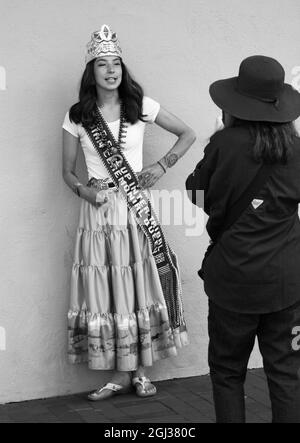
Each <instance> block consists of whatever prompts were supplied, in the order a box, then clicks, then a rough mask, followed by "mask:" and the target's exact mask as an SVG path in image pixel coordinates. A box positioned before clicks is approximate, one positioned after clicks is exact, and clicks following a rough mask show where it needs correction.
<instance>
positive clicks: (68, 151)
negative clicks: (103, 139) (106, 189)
mask: <svg viewBox="0 0 300 443" xmlns="http://www.w3.org/2000/svg"><path fill="white" fill-rule="evenodd" d="M78 148H79V143H78V138H76V137H74V135H72V134H70V133H69V132H68V131H66V130H65V129H63V162H62V163H63V167H62V175H63V179H64V181H65V183H66V184H67V185H68V186H69V188H70V189H71V190H72V191H73V192H75V194H77V189H78V192H79V195H80V197H81V198H84V199H85V200H87V201H88V202H89V203H91V204H92V205H94V206H96V207H99V206H101V205H102V204H103V203H104V202H105V200H103V203H100V202H96V196H97V190H95V189H93V188H88V187H87V186H84V185H81V186H78V183H79V180H78V177H77V176H76V174H75V169H76V160H77V156H78Z"/></svg>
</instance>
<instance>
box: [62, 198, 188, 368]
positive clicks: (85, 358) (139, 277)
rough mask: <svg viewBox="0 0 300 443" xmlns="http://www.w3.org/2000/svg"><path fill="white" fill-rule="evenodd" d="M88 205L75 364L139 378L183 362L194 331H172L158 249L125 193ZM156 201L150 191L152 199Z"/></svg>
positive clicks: (81, 242)
mask: <svg viewBox="0 0 300 443" xmlns="http://www.w3.org/2000/svg"><path fill="white" fill-rule="evenodd" d="M101 192H102V193H103V196H108V203H107V204H105V205H103V206H101V207H100V208H95V207H94V206H93V205H91V204H90V203H88V202H87V201H86V200H82V203H81V208H80V217H79V226H78V229H77V233H76V240H75V252H74V263H73V267H72V276H71V303H70V310H69V313H68V330H69V335H68V337H69V341H68V344H69V349H68V355H69V360H70V362H71V363H84V362H87V363H88V366H89V368H90V369H94V370H108V369H116V370H119V371H133V370H135V369H137V367H138V366H139V365H142V366H152V364H153V362H154V361H156V360H159V359H163V358H166V357H170V356H176V355H177V348H180V347H181V346H183V345H186V344H187V343H188V338H187V335H186V331H183V332H178V331H177V330H176V331H174V330H172V329H171V327H170V324H169V318H168V312H167V308H166V303H165V300H164V296H163V292H162V288H161V284H160V279H159V274H158V270H157V267H156V263H155V260H154V257H153V255H152V251H151V246H150V244H149V242H148V240H147V239H146V237H145V234H144V233H143V232H142V230H141V228H140V226H139V225H137V224H136V221H135V219H134V217H133V215H132V214H131V213H130V212H129V211H128V209H127V205H126V202H125V201H124V199H123V198H122V196H121V194H120V192H119V191H116V190H107V191H101ZM145 192H146V193H147V196H148V198H149V199H150V200H151V201H152V203H153V200H152V196H151V193H150V191H145Z"/></svg>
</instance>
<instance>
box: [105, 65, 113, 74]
mask: <svg viewBox="0 0 300 443" xmlns="http://www.w3.org/2000/svg"><path fill="white" fill-rule="evenodd" d="M107 69H108V72H109V73H112V72H115V67H114V65H108V67H107Z"/></svg>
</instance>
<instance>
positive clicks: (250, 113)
mask: <svg viewBox="0 0 300 443" xmlns="http://www.w3.org/2000/svg"><path fill="white" fill-rule="evenodd" d="M237 79H238V77H232V78H228V79H225V80H218V81H216V82H214V83H213V84H212V85H211V86H210V88H209V93H210V96H211V98H212V100H213V101H214V103H215V104H216V105H217V106H218V107H219V108H221V109H222V110H223V111H225V112H227V113H228V114H230V115H232V116H233V117H237V118H240V119H242V120H251V121H269V122H276V123H287V122H291V121H294V120H296V119H297V118H298V117H299V116H300V94H299V92H298V91H296V90H295V89H293V88H292V86H291V85H288V84H286V83H285V84H284V88H283V90H282V91H281V93H280V96H279V97H278V99H279V102H278V104H277V105H276V106H275V104H274V103H268V102H264V101H261V100H259V99H256V98H252V97H249V96H246V95H243V94H241V93H240V92H239V91H238V88H237Z"/></svg>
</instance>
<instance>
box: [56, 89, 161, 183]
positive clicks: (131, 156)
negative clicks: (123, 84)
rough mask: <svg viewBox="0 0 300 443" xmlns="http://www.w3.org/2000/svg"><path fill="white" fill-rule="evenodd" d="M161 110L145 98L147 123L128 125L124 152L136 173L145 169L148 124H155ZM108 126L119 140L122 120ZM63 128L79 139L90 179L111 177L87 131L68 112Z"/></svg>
mask: <svg viewBox="0 0 300 443" xmlns="http://www.w3.org/2000/svg"><path fill="white" fill-rule="evenodd" d="M159 110H160V104H159V103H157V102H156V101H155V100H153V99H151V98H149V97H144V98H143V114H144V115H146V117H144V120H145V121H146V122H142V121H140V120H138V121H137V122H136V123H135V124H134V125H132V124H131V123H127V125H126V139H125V143H124V144H123V145H122V146H123V149H122V151H123V153H124V155H125V157H126V159H127V161H128V162H129V164H130V166H131V167H132V169H133V170H134V171H135V172H139V171H141V170H142V169H143V140H144V132H145V126H146V123H154V121H155V119H156V117H157V114H158V112H159ZM108 126H109V128H110V130H111V132H112V133H113V136H114V137H115V138H116V139H118V135H119V129H120V119H119V120H116V121H114V122H111V123H108ZM63 128H64V129H65V130H66V131H68V132H69V133H70V134H72V135H74V137H77V138H79V140H80V144H81V146H82V150H83V153H84V156H85V161H86V166H87V171H88V176H89V179H90V178H91V177H95V178H97V179H99V178H108V177H109V175H108V173H107V171H106V169H105V167H104V166H103V164H102V161H101V159H100V157H99V155H98V154H97V152H96V150H95V148H94V146H93V144H92V142H91V140H90V139H89V136H88V135H87V133H86V131H85V129H84V128H83V126H82V124H81V123H79V124H76V123H74V122H71V121H70V117H69V112H67V114H66V116H65V120H64V123H63Z"/></svg>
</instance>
